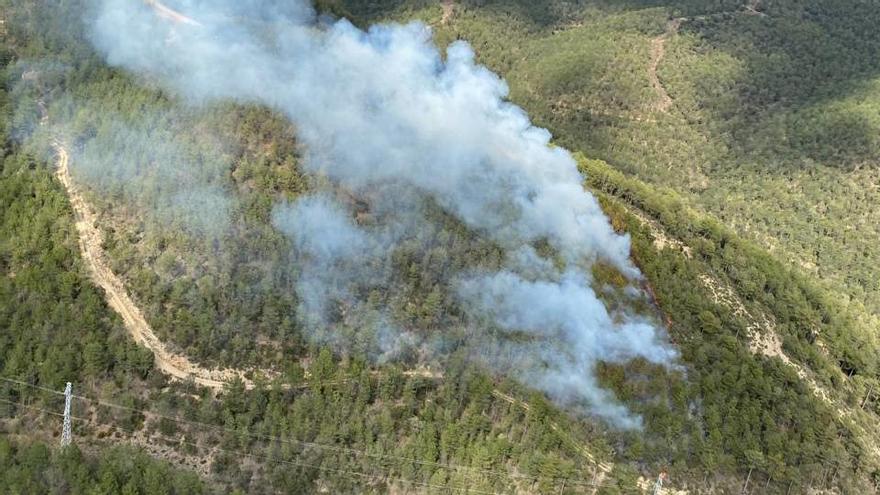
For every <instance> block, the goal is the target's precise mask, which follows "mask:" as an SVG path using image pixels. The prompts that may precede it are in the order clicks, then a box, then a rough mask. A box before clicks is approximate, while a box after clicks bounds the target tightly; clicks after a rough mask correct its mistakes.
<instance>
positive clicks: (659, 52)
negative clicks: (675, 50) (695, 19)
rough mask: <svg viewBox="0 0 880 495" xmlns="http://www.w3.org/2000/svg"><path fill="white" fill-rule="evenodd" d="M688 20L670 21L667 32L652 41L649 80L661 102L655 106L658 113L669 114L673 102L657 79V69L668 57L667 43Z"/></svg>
mask: <svg viewBox="0 0 880 495" xmlns="http://www.w3.org/2000/svg"><path fill="white" fill-rule="evenodd" d="M686 20H687V19H685V18H677V19H670V20H669V22H667V23H666V31H665V32H664V33H663V34H661V35H660V36H657V37H656V38H654V39H652V40H651V63H649V64H648V80H649V81H651V87H652V88H654V91H655V92H656V93H657V96H658V98H659V101H657V103H655V104H654V110H656V111H658V112H664V113H665V112H667V111H668V110H669V108H670V107H672V103H673V102H672V97H671V96H669V93H668V92H667V91H666V88H665V87H664V86H663V83H662V82H661V81H660V78H659V77H657V68H658V67H659V66H660V62H661V61H663V57H664V56H665V55H666V41H667V40H668V39H669V38H671V37H672V36H674V35H675V34H676V33H678V28H679V27H680V26H681V23H682V22H683V21H686Z"/></svg>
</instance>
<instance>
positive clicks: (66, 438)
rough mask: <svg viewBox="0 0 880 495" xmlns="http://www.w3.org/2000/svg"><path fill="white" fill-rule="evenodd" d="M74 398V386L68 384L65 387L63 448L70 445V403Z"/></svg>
mask: <svg viewBox="0 0 880 495" xmlns="http://www.w3.org/2000/svg"><path fill="white" fill-rule="evenodd" d="M72 398H73V385H71V384H70V382H67V386H66V387H64V424H63V426H62V427H61V448H64V447H67V446H68V445H70V440H71V438H70V437H71V435H70V401H71V399H72Z"/></svg>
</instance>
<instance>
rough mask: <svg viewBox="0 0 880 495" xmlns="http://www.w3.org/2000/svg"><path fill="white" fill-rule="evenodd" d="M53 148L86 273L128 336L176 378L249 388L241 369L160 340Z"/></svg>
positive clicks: (65, 157) (63, 154) (61, 152)
mask: <svg viewBox="0 0 880 495" xmlns="http://www.w3.org/2000/svg"><path fill="white" fill-rule="evenodd" d="M52 147H53V148H54V149H55V152H56V153H57V155H58V164H57V170H56V172H55V175H56V176H57V177H58V180H59V181H60V182H61V184H62V185H63V186H64V189H65V190H66V191H67V195H68V197H69V198H70V204H71V206H73V211H74V215H75V219H76V231H77V233H78V234H79V247H80V252H81V253H82V257H83V260H84V261H85V262H86V266H87V267H88V269H89V273H90V274H91V276H92V279H93V280H94V281H95V283H97V284H98V286H100V287H101V288H102V289H104V291H105V292H106V298H107V303H108V304H109V305H110V307H111V308H113V310H114V311H116V312H117V313H119V316H121V317H122V321H123V323H124V324H125V329H126V330H127V331H128V333H129V334H130V335H131V337H132V338H133V339H134V340H135V341H136V342H138V343H140V344H142V345H144V346H145V347H146V348H148V349H150V350H151V351H153V354H154V355H155V358H156V368H158V369H159V371H161V372H163V373H166V374H168V375H170V376H171V377H173V378H175V379H178V380H190V379H191V380H192V381H194V382H195V383H197V384H198V385H202V386H205V387H210V388H212V389H222V388H223V386H224V385H225V384H226V383H227V382H230V381H232V380H233V379H235V378H236V377H238V378H241V379H242V380H243V381H244V383H245V386H247V387H252V386H253V383H252V382H251V381H250V380H248V379H247V378H245V377H244V373H243V372H242V371H238V370H229V369H224V370H210V369H207V368H203V367H200V366H198V365H197V364H195V363H193V362H192V361H190V360H189V359H187V357H186V356H183V355H180V354H176V353H174V352H171V351H170V350H169V349H168V347H167V346H166V345H165V344H164V343H163V342H162V341H161V340H159V338H158V337H157V336H156V334H155V333H154V332H153V329H152V328H150V325H149V324H148V323H147V320H146V319H144V316H143V314H142V313H141V311H140V309H139V308H138V307H137V305H136V304H135V303H134V301H133V300H132V299H131V297H129V295H128V292H127V291H126V290H125V286H124V284H123V283H122V280H121V279H120V278H119V277H117V276H116V274H115V273H113V271H112V270H111V269H110V266H109V265H108V263H107V257H106V255H105V254H104V249H103V247H102V237H101V232H100V231H99V230H98V228H97V227H95V221H96V217H95V214H94V212H92V210H91V208H90V207H89V205H88V203H86V201H85V199H84V198H83V197H82V194H81V193H80V191H79V189H78V188H77V187H76V184H74V182H73V180H72V178H71V176H70V167H69V164H70V155H69V154H68V152H67V149H65V147H64V146H63V145H62V144H61V143H60V142H58V141H55V142H53V143H52Z"/></svg>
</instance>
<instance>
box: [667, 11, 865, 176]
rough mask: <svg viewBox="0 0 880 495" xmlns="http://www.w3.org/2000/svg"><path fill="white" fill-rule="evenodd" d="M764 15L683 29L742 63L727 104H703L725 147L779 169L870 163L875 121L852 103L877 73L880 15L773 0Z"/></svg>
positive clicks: (859, 99)
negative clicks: (740, 75) (780, 164)
mask: <svg viewBox="0 0 880 495" xmlns="http://www.w3.org/2000/svg"><path fill="white" fill-rule="evenodd" d="M766 13H767V14H768V15H767V16H766V17H759V16H749V15H739V16H733V17H731V18H729V19H719V20H714V19H710V20H706V21H703V22H691V23H688V24H687V25H685V26H683V28H682V29H683V30H687V31H690V32H691V33H693V34H694V35H696V36H698V37H699V38H701V39H702V40H703V41H704V42H705V43H706V44H707V45H708V46H711V47H712V48H713V49H716V50H721V51H724V52H726V53H728V54H729V55H731V56H732V57H734V58H736V59H738V60H741V61H742V62H744V63H745V68H746V69H745V71H744V74H745V77H744V78H742V79H741V80H739V81H737V82H736V84H735V85H734V91H736V95H735V98H732V99H729V100H728V103H720V102H715V101H711V100H708V99H707V100H705V102H704V103H705V105H704V106H705V107H706V108H708V109H709V110H710V112H711V113H712V114H713V116H714V120H715V121H716V122H717V123H719V124H720V125H721V127H722V128H726V130H727V131H728V132H725V133H723V134H724V135H726V136H728V143H727V144H728V146H729V147H730V148H731V149H733V150H735V151H736V152H737V153H738V154H742V155H744V156H749V155H751V156H750V158H758V159H765V160H771V161H772V160H779V161H781V162H783V163H784V162H788V163H796V162H803V161H805V160H812V161H817V162H821V163H828V164H831V165H835V166H840V167H842V168H851V167H853V166H856V165H858V164H862V163H870V162H877V161H878V159H880V137H878V136H880V120H875V122H872V121H871V119H869V118H867V117H866V115H865V110H866V108H865V107H864V106H861V105H862V104H863V103H865V101H866V99H869V98H870V96H871V95H870V94H868V93H867V92H866V87H868V86H870V83H871V82H872V81H873V80H875V79H876V78H877V77H878V76H880V30H877V28H876V26H878V25H880V10H878V9H876V7H871V6H868V5H867V4H866V3H864V2H860V1H858V0H840V1H837V2H822V1H820V0H810V1H808V2H805V3H795V2H776V3H774V4H770V5H768V8H767V10H766ZM860 94H864V95H866V96H865V98H861V97H860V96H859V95H860ZM875 97H876V96H875ZM848 98H851V99H852V100H853V101H851V102H847V99H848ZM856 103H858V104H859V107H858V108H857V107H856ZM860 109H861V112H860V111H859V110H860Z"/></svg>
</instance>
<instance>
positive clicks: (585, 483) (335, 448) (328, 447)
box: [0, 377, 601, 487]
mask: <svg viewBox="0 0 880 495" xmlns="http://www.w3.org/2000/svg"><path fill="white" fill-rule="evenodd" d="M0 380H4V381H8V382H12V383H17V384H20V385H25V386H28V387H34V388H37V389H40V390H44V391H47V392H50V393H53V394H56V395H62V396H63V395H64V392H61V391H58V390H53V389H50V388H46V387H41V386H39V385H34V384H30V383H27V382H23V381H20V380H15V379H11V378H6V377H0ZM73 398H75V399H80V400H83V401H86V402H91V403H94V404H98V405H101V406H104V407H110V408H115V409H120V410H124V411H129V412H136V413H140V414H143V415H145V416H152V417H155V418H160V419H167V420H169V421H174V422H177V423H181V424H186V425H190V426H195V427H203V428H208V429H212V430H215V431H221V432H225V433H230V434H234V435H241V434H244V435H246V436H249V437H251V438H256V439H260V440H268V441H276V442H279V443H284V444H288V445H297V446H305V447H313V448H320V449H325V450H332V451H337V452H344V453H349V454H355V455H361V456H364V457H371V458H374V459H394V460H400V461H407V462H413V463H415V464H419V465H423V466H433V467H439V468H446V469H451V470H460V471H472V472H478V473H481V474H486V475H493V476H497V477H504V478H509V479H522V480H532V481H537V480H539V479H540V477H539V476H533V475H525V474H517V473H507V472H501V471H495V470H490V469H484V468H478V467H473V466H464V465H460V464H449V463H439V462H433V461H425V460H421V459H416V458H412V457H406V456H400V455H394V454H377V453H370V452H367V451H364V450H359V449H352V448H349V447H340V446H335V445H327V444H321V443H317V442H308V441H304V440H293V439H285V438H281V437H277V436H269V435H261V434H257V433H250V432H247V431H244V432H242V431H239V430H235V429H231V428H226V427H222V426H218V425H212V424H209V423H203V422H200V421H192V420H187V419H182V418H178V417H174V416H167V415H164V414H161V413H156V412H153V411H147V410H144V409H139V408H135V407H130V406H123V405H120V404H115V403H112V402H107V401H104V400H100V399H95V398H90V397H85V396H81V395H73ZM549 478H550V479H551V480H558V481H560V482H562V481H564V482H565V483H566V484H569V485H576V486H586V487H594V486H601V484H598V483H596V482H593V481H587V480H583V479H580V480H578V479H571V478H565V477H555V476H554V477H549Z"/></svg>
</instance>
